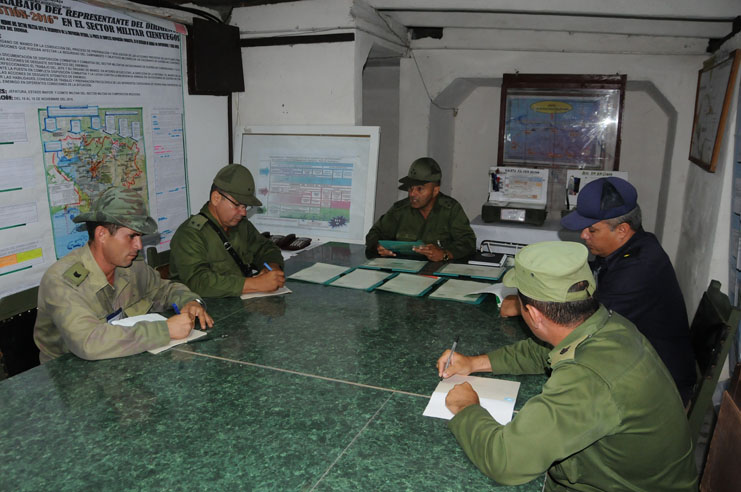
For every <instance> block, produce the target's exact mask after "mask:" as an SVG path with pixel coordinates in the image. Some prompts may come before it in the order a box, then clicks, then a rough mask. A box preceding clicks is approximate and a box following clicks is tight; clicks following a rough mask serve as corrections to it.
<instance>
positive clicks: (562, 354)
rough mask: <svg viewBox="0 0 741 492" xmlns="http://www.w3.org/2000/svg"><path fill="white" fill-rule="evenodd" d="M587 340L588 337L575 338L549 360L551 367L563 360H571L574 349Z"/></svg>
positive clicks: (574, 353)
mask: <svg viewBox="0 0 741 492" xmlns="http://www.w3.org/2000/svg"><path fill="white" fill-rule="evenodd" d="M587 338H589V335H584V336H583V337H581V338H577V339H576V340H574V341H573V342H571V343H570V344H569V345H567V346H565V347H564V348H562V349H561V350H560V351H559V352H558V353H557V354H556V355H554V356H553V357H552V358H551V367H553V366H555V365H556V364H558V363H559V362H561V361H564V360H573V359H574V356H575V355H576V347H578V346H579V344H580V343H582V342H583V341H584V340H586V339H587Z"/></svg>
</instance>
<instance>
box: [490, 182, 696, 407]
mask: <svg viewBox="0 0 741 492" xmlns="http://www.w3.org/2000/svg"><path fill="white" fill-rule="evenodd" d="M637 198H638V192H637V191H636V189H635V188H634V187H633V185H631V184H630V183H628V182H627V181H625V180H624V179H620V178H617V177H609V178H600V179H597V180H595V181H592V182H591V183H589V184H587V185H586V186H585V187H584V188H583V189H582V191H581V192H580V193H579V198H578V199H577V203H576V210H575V211H574V212H572V213H570V214H569V215H567V216H565V217H564V218H563V219H561V225H562V226H563V227H565V228H566V229H570V230H581V231H582V232H581V238H582V239H583V240H584V241H585V242H586V245H587V248H589V251H590V252H591V253H592V254H593V255H594V256H595V259H594V262H593V263H592V270H593V271H594V276H595V278H596V280H597V292H596V293H595V297H596V298H597V299H598V300H599V301H600V302H601V303H602V304H604V305H605V306H606V307H607V308H608V309H611V310H613V311H615V312H618V313H620V314H622V315H623V316H625V317H626V318H628V319H629V320H630V321H632V322H633V323H634V324H635V325H636V326H637V327H638V330H639V331H640V332H641V333H643V335H645V336H646V338H648V340H649V341H650V342H651V344H652V345H653V346H654V348H655V349H656V352H658V354H659V356H660V357H661V360H663V361H664V364H666V367H667V368H668V369H669V372H670V373H671V374H672V377H673V378H674V382H675V383H676V385H677V389H678V390H679V393H680V395H681V397H682V401H683V402H684V403H687V401H688V400H689V398H690V397H691V396H692V389H693V387H694V384H695V358H694V355H693V352H692V345H691V344H690V336H689V335H690V333H689V324H688V322H687V308H686V307H685V304H684V298H683V297H682V291H681V290H680V288H679V283H678V282H677V276H676V274H675V273H674V267H673V266H672V264H671V261H670V260H669V257H668V256H667V254H666V253H665V252H664V250H663V248H662V247H661V244H659V241H658V240H657V239H656V236H654V235H653V234H651V233H650V232H646V231H644V230H643V227H642V226H641V208H640V206H639V205H638V202H637ZM503 308H504V312H505V313H507V312H508V309H507V308H506V307H505V306H503Z"/></svg>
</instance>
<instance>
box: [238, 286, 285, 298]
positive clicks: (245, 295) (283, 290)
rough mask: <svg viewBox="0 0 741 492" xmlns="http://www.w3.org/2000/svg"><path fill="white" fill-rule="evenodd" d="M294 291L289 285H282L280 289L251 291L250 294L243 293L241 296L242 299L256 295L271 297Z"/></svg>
mask: <svg viewBox="0 0 741 492" xmlns="http://www.w3.org/2000/svg"><path fill="white" fill-rule="evenodd" d="M291 292H293V291H292V290H291V289H289V288H288V287H281V288H280V289H276V290H274V291H272V292H250V293H249V294H242V295H241V296H239V298H240V299H253V298H255V297H270V296H280V295H283V294H290V293H291Z"/></svg>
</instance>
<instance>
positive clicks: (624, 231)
mask: <svg viewBox="0 0 741 492" xmlns="http://www.w3.org/2000/svg"><path fill="white" fill-rule="evenodd" d="M616 229H617V231H618V233H619V235H620V239H623V238H625V237H626V236H627V235H628V234H629V233H630V231H631V228H630V226H629V225H628V223H627V222H623V223H621V224H619V225H618V226H617V227H616Z"/></svg>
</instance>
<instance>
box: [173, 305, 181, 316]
mask: <svg viewBox="0 0 741 492" xmlns="http://www.w3.org/2000/svg"><path fill="white" fill-rule="evenodd" d="M172 309H173V310H174V311H175V314H180V309H178V305H177V304H175V303H174V302H173V303H172Z"/></svg>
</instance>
